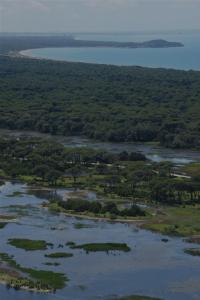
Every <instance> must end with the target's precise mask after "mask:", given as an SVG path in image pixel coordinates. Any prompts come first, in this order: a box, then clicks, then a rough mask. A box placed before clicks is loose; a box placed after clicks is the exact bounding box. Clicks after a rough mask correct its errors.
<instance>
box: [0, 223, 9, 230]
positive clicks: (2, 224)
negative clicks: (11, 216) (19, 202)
mask: <svg viewBox="0 0 200 300" xmlns="http://www.w3.org/2000/svg"><path fill="white" fill-rule="evenodd" d="M7 224H8V223H6V222H0V229H3V228H4V227H6V225H7Z"/></svg>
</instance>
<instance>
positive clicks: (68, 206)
mask: <svg viewBox="0 0 200 300" xmlns="http://www.w3.org/2000/svg"><path fill="white" fill-rule="evenodd" d="M53 203H54V202H53ZM56 203H57V206H58V207H60V208H61V209H62V211H65V212H69V213H70V212H75V213H92V214H94V215H95V216H96V217H98V216H100V217H103V216H110V217H113V218H115V217H116V218H117V217H138V216H143V217H144V216H145V212H144V211H143V210H142V209H141V208H140V207H139V206H137V205H135V204H132V206H131V208H125V209H121V210H119V209H118V208H117V205H116V204H115V203H114V202H108V203H106V204H101V202H98V201H95V202H90V201H87V200H78V199H69V200H68V201H63V200H58V201H56ZM50 207H51V206H50ZM78 228H80V226H79V225H78Z"/></svg>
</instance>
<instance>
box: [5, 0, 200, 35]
mask: <svg viewBox="0 0 200 300" xmlns="http://www.w3.org/2000/svg"><path fill="white" fill-rule="evenodd" d="M174 29H175V30H176V29H178V30H181V29H189V30H190V29H200V0H0V32H123V31H130V32H131V31H155V30H156V31H161V30H174Z"/></svg>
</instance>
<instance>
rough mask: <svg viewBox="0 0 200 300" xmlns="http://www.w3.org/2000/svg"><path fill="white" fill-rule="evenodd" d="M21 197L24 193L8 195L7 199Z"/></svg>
mask: <svg viewBox="0 0 200 300" xmlns="http://www.w3.org/2000/svg"><path fill="white" fill-rule="evenodd" d="M19 196H20V197H21V196H23V193H22V192H14V193H13V194H10V195H7V196H6V197H9V198H12V197H19Z"/></svg>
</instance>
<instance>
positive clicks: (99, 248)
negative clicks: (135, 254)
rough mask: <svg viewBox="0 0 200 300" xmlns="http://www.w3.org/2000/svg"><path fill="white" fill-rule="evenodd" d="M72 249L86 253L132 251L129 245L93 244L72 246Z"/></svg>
mask: <svg viewBox="0 0 200 300" xmlns="http://www.w3.org/2000/svg"><path fill="white" fill-rule="evenodd" d="M70 248H71V249H83V250H84V251H86V252H109V251H123V252H129V251H131V248H130V247H129V246H128V245H127V244H120V243H91V244H82V245H71V246H70Z"/></svg>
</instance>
